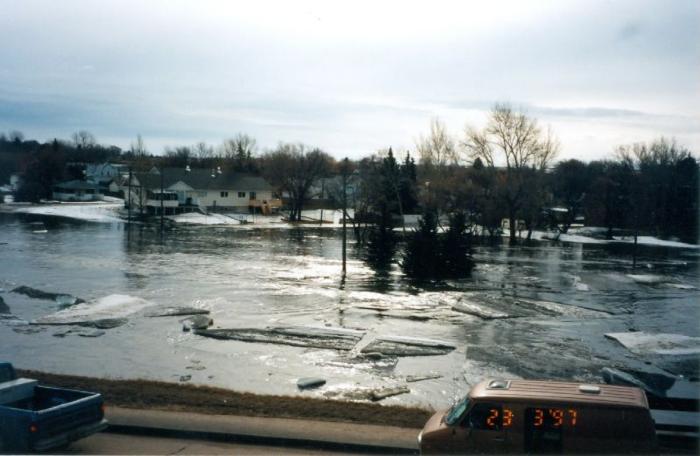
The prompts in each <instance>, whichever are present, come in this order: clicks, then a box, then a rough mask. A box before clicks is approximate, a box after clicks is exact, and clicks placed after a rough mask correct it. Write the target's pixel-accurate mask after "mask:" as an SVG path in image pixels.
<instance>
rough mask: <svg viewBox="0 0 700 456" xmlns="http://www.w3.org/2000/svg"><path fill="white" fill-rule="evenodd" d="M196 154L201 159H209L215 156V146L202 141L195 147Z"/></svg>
mask: <svg viewBox="0 0 700 456" xmlns="http://www.w3.org/2000/svg"><path fill="white" fill-rule="evenodd" d="M193 150H194V155H195V156H196V157H197V158H198V159H199V160H209V159H211V158H213V157H214V148H213V147H211V146H208V145H207V143H205V142H204V141H200V142H198V143H197V144H195V145H194V147H193Z"/></svg>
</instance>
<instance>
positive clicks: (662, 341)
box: [605, 331, 700, 355]
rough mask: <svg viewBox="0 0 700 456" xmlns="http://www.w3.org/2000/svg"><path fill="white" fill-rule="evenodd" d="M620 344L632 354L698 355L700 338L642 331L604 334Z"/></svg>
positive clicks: (699, 352)
mask: <svg viewBox="0 0 700 456" xmlns="http://www.w3.org/2000/svg"><path fill="white" fill-rule="evenodd" d="M605 337H607V338H608V339H613V340H616V341H618V342H619V343H621V344H622V345H623V346H625V347H626V348H627V349H628V350H629V351H631V352H632V353H637V354H649V353H651V354H657V355H694V354H700V337H690V336H684V335H682V334H664V333H659V334H652V333H647V332H644V331H639V332H622V333H608V334H605Z"/></svg>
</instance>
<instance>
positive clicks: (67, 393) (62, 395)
mask: <svg viewBox="0 0 700 456" xmlns="http://www.w3.org/2000/svg"><path fill="white" fill-rule="evenodd" d="M7 366H8V364H7V363H4V366H0V367H3V368H4V371H5V378H0V450H3V451H8V450H10V451H17V452H25V451H29V450H35V451H43V450H48V449H51V448H56V447H60V446H64V445H67V444H68V443H70V442H72V441H74V440H77V439H79V438H82V437H86V436H88V435H90V434H93V433H95V432H99V431H101V430H103V429H105V428H106V427H107V421H106V420H105V419H104V410H103V401H102V396H101V395H100V394H97V393H90V392H86V391H77V390H71V389H65V388H52V387H48V386H41V385H38V383H37V381H36V380H30V379H25V378H16V376H15V374H14V370H12V368H11V366H10V368H9V369H7Z"/></svg>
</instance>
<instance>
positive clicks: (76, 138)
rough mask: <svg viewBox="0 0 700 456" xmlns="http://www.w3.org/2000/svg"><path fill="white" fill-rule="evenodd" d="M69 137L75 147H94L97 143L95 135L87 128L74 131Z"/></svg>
mask: <svg viewBox="0 0 700 456" xmlns="http://www.w3.org/2000/svg"><path fill="white" fill-rule="evenodd" d="M71 139H72V140H73V144H75V147H81V148H83V149H88V148H90V147H94V146H95V145H96V144H97V140H96V139H95V135H93V134H92V133H90V132H89V131H87V130H80V131H76V132H75V133H73V134H72V135H71Z"/></svg>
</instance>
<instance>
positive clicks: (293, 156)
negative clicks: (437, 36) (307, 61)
mask: <svg viewBox="0 0 700 456" xmlns="http://www.w3.org/2000/svg"><path fill="white" fill-rule="evenodd" d="M558 147H559V146H558V143H557V142H556V139H555V138H554V137H553V136H552V135H551V133H550V132H543V131H541V130H540V129H539V127H537V124H536V122H535V120H534V119H530V118H528V117H527V116H525V115H524V114H521V113H518V112H514V111H513V110H511V109H510V108H509V107H507V106H496V107H495V108H494V110H493V111H492V113H491V117H490V120H489V123H488V124H487V126H486V127H485V128H484V129H483V130H468V131H467V133H466V135H465V138H464V139H463V140H461V141H455V140H454V139H452V138H451V137H450V136H449V135H448V134H447V133H446V131H445V128H444V126H443V125H442V124H441V123H440V122H439V121H434V122H433V124H432V125H431V131H430V134H429V135H428V136H427V137H424V138H420V140H419V141H418V143H417V145H416V150H415V151H413V156H412V154H411V152H406V153H405V154H404V153H401V154H397V156H396V157H395V155H394V152H393V151H392V150H391V149H390V148H389V149H386V150H384V151H379V152H377V153H375V154H373V155H371V156H368V157H365V158H363V159H360V160H354V161H353V160H342V161H336V160H335V159H334V158H333V157H331V156H330V155H329V154H327V153H326V152H324V151H321V150H319V149H318V148H312V147H307V146H305V145H303V144H286V143H281V144H280V145H279V146H278V147H277V148H275V149H274V150H269V151H264V152H261V151H259V150H258V148H257V147H256V142H255V140H254V139H253V138H251V137H250V136H247V135H245V134H239V135H237V136H235V137H233V138H231V139H228V140H226V141H224V142H223V143H222V144H221V145H219V146H218V147H213V146H210V145H207V144H205V143H198V144H195V145H193V146H179V147H174V148H168V149H166V151H165V154H164V155H153V154H151V153H149V152H148V151H147V150H146V147H145V145H144V142H143V140H142V139H141V137H140V136H139V137H137V139H136V140H135V141H134V143H133V144H132V145H131V147H130V148H129V149H128V150H122V149H120V148H118V147H115V146H105V145H101V144H99V143H98V142H97V140H96V139H95V138H94V136H93V135H92V134H90V133H89V132H86V131H80V132H76V133H75V134H73V135H72V138H71V140H56V139H54V140H50V141H47V142H44V143H41V142H38V141H35V140H26V139H25V138H24V137H23V135H22V134H21V133H19V132H10V133H9V134H0V183H5V182H7V181H8V180H9V176H10V175H11V174H13V173H19V174H21V176H22V179H23V184H22V186H21V187H20V189H19V190H18V192H17V195H16V197H17V199H18V200H26V201H38V200H39V199H41V198H50V197H51V189H52V186H53V185H54V184H55V183H57V182H60V181H62V180H69V179H79V178H82V177H83V175H82V169H83V166H84V164H86V163H103V162H114V163H125V164H128V165H130V167H131V168H132V169H133V170H135V171H137V170H141V171H143V170H148V169H150V168H151V167H152V166H163V167H185V166H191V167H203V168H212V169H214V168H216V167H220V168H222V170H224V171H226V170H234V171H244V172H250V173H256V174H261V175H263V176H264V177H266V178H267V180H268V181H269V182H270V183H271V184H273V186H275V187H276V188H277V190H278V192H279V194H280V195H284V196H285V201H286V203H287V210H288V211H289V215H290V219H291V220H300V218H301V210H302V209H303V207H304V205H305V204H306V203H307V202H308V200H309V199H310V198H311V197H312V196H315V193H318V191H319V187H321V188H322V190H323V193H324V198H325V200H326V202H327V204H330V205H332V206H335V207H337V208H340V207H342V206H343V204H344V203H345V204H347V207H348V208H351V209H354V212H355V214H356V217H355V220H354V222H353V223H354V225H353V229H354V233H355V235H356V237H357V240H358V242H359V243H360V244H367V245H369V246H372V245H375V246H380V248H377V249H375V252H377V253H378V257H377V258H379V260H380V261H382V260H381V259H382V256H383V255H382V252H383V251H384V250H383V247H381V246H382V245H384V244H386V243H389V244H391V243H393V236H394V235H393V234H392V233H393V230H394V229H395V228H397V227H399V226H400V225H401V220H402V219H403V217H402V216H403V215H405V214H411V213H423V214H425V213H427V212H430V213H431V214H433V215H434V217H432V216H431V217H432V218H431V219H430V223H428V224H427V225H424V227H425V226H428V225H431V224H432V223H433V221H436V220H437V221H439V220H442V219H444V218H441V217H440V216H441V215H446V216H454V215H455V214H460V218H459V220H458V221H454V224H455V226H460V230H465V231H466V232H468V233H471V234H479V235H484V234H485V235H492V236H496V235H500V232H501V231H502V230H504V229H506V230H510V232H509V234H510V237H511V239H512V240H515V237H516V231H521V232H522V233H524V234H523V235H524V236H528V235H529V234H530V233H531V232H532V230H534V229H556V230H559V231H561V232H566V231H567V230H568V229H569V227H570V226H571V225H573V224H575V223H578V222H583V223H584V224H585V225H587V226H599V227H605V228H607V230H608V235H609V236H612V235H613V233H614V232H615V230H625V231H627V232H629V233H632V232H639V233H640V234H649V235H654V236H659V237H661V238H672V237H675V238H679V239H681V240H684V241H688V242H697V240H698V213H699V212H698V194H699V189H698V162H697V160H696V159H695V158H694V157H693V156H692V155H691V153H690V151H689V150H687V149H686V148H684V147H682V146H679V145H678V144H676V143H675V141H673V140H666V139H663V138H660V139H658V140H655V141H653V142H651V143H650V144H632V145H623V146H620V147H619V148H618V149H617V150H616V151H614V152H613V153H612V154H611V156H610V158H608V159H605V160H596V161H592V162H588V163H584V162H582V161H579V160H564V161H559V162H554V161H553V160H554V157H555V156H556V153H557V151H558ZM414 156H416V158H418V159H419V161H418V163H416V161H415V159H414ZM321 178H324V180H323V182H322V183H320V182H321ZM342 182H345V185H344V186H343V185H342ZM343 187H345V189H346V191H345V195H343V191H342V189H343ZM504 219H505V220H508V223H507V224H504V223H503V221H504ZM455 220H456V219H455ZM462 226H463V228H462ZM426 229H427V228H426ZM447 250H449V249H447Z"/></svg>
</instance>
